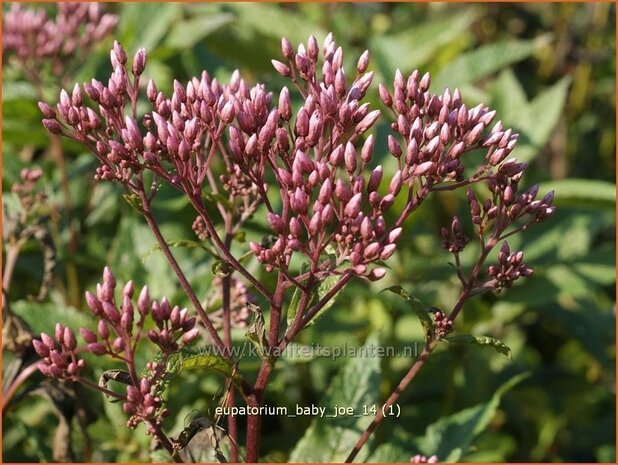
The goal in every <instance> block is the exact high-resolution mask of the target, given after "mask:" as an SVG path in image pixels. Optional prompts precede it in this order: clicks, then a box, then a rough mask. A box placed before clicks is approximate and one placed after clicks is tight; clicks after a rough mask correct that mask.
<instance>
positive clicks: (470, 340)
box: [442, 334, 511, 358]
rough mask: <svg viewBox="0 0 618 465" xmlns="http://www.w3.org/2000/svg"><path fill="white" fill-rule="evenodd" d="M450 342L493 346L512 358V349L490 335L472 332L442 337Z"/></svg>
mask: <svg viewBox="0 0 618 465" xmlns="http://www.w3.org/2000/svg"><path fill="white" fill-rule="evenodd" d="M442 340H443V341H446V342H448V343H450V344H477V345H480V346H490V347H493V348H494V349H495V350H496V351H497V352H499V353H501V354H503V355H506V356H507V357H508V358H511V349H510V348H509V346H507V345H506V344H505V343H504V342H502V341H501V340H499V339H496V338H493V337H489V336H473V335H472V334H458V335H455V336H446V337H445V338H443V339H442Z"/></svg>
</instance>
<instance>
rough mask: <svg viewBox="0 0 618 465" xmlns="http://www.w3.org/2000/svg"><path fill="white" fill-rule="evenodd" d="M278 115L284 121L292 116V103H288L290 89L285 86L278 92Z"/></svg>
mask: <svg viewBox="0 0 618 465" xmlns="http://www.w3.org/2000/svg"><path fill="white" fill-rule="evenodd" d="M278 109H279V115H280V116H281V117H282V118H283V119H284V120H286V121H289V120H290V118H291V117H292V105H291V103H290V91H289V90H288V88H287V87H284V88H283V89H281V93H280V94H279V107H278Z"/></svg>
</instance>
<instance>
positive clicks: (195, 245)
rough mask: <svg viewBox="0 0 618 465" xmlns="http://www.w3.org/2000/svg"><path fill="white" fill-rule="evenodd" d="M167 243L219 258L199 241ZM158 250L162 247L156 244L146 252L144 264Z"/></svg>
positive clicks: (169, 241) (180, 240)
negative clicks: (198, 250)
mask: <svg viewBox="0 0 618 465" xmlns="http://www.w3.org/2000/svg"><path fill="white" fill-rule="evenodd" d="M165 243H166V244H167V245H168V246H169V247H184V248H187V249H202V250H205V251H206V252H208V253H209V254H210V255H212V256H213V257H217V254H216V253H215V252H214V251H212V250H211V249H209V248H208V247H206V246H205V245H204V244H202V243H201V242H198V241H191V240H189V239H167V240H166V241H165ZM157 250H161V246H160V245H159V244H158V243H156V244H154V245H153V246H152V247H151V248H149V249H148V250H147V251H146V252H144V254H142V263H143V262H145V261H146V259H147V258H148V257H149V256H150V255H152V254H153V253H154V252H156V251H157ZM217 263H221V262H217ZM214 266H215V265H213V267H214ZM213 273H214V271H213Z"/></svg>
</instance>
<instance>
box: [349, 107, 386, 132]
mask: <svg viewBox="0 0 618 465" xmlns="http://www.w3.org/2000/svg"><path fill="white" fill-rule="evenodd" d="M379 117H380V110H373V111H372V112H371V113H369V114H368V115H367V116H365V117H364V118H363V119H362V120H361V122H360V123H358V124H357V125H356V129H355V132H356V133H357V134H362V133H364V132H365V131H367V130H368V129H369V128H370V127H371V126H373V125H374V124H375V122H376V121H377V120H378V118H379Z"/></svg>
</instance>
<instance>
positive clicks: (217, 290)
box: [204, 276, 257, 328]
mask: <svg viewBox="0 0 618 465" xmlns="http://www.w3.org/2000/svg"><path fill="white" fill-rule="evenodd" d="M230 284H231V285H230V323H231V326H232V327H233V328H246V327H247V324H248V321H249V317H250V316H251V312H250V310H249V307H248V305H247V304H249V303H253V304H256V303H257V299H256V298H255V296H254V295H253V294H251V293H250V292H249V289H248V288H247V286H246V284H245V283H244V282H242V281H241V280H240V279H238V278H236V277H235V276H232V277H231V283H230ZM212 288H213V292H212V293H211V295H209V296H208V299H207V300H206V302H205V303H204V308H205V309H207V311H208V317H209V318H210V319H211V321H212V322H213V324H214V326H215V328H221V327H222V326H223V318H224V314H223V308H222V302H223V294H222V278H219V277H216V278H215V279H214V280H213V282H212Z"/></svg>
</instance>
